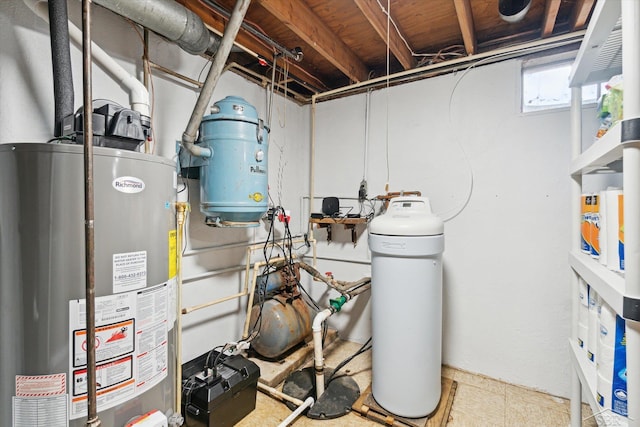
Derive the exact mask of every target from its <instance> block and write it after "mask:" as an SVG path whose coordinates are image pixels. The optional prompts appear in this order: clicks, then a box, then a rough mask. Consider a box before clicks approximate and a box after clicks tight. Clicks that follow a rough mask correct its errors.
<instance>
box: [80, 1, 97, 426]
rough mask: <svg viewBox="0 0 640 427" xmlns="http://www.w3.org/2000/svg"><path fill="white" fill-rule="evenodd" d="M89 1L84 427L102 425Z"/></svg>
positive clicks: (85, 30)
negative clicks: (98, 385) (98, 396)
mask: <svg viewBox="0 0 640 427" xmlns="http://www.w3.org/2000/svg"><path fill="white" fill-rule="evenodd" d="M91 63H92V61H91V0H82V90H83V102H84V120H83V126H84V129H83V136H84V217H85V273H86V283H85V302H86V305H87V308H86V327H87V426H89V427H97V426H99V425H101V423H100V419H99V418H98V408H97V399H96V325H95V320H96V319H95V297H96V295H95V262H94V255H95V247H94V227H93V221H94V214H93V207H94V206H93V123H92V120H91V118H92V117H93V112H92V111H91V106H92V98H93V95H92V86H91V84H92V80H91V79H92V77H91Z"/></svg>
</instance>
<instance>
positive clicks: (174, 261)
mask: <svg viewBox="0 0 640 427" xmlns="http://www.w3.org/2000/svg"><path fill="white" fill-rule="evenodd" d="M177 270H178V231H177V230H170V231H169V278H172V277H175V276H176V274H177Z"/></svg>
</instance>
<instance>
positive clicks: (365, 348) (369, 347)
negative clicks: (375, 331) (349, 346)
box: [327, 338, 371, 386]
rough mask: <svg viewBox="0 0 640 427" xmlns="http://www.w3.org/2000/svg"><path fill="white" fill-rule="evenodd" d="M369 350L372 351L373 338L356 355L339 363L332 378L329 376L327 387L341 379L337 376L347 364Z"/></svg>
mask: <svg viewBox="0 0 640 427" xmlns="http://www.w3.org/2000/svg"><path fill="white" fill-rule="evenodd" d="M368 350H371V338H369V339H368V340H367V341H366V342H365V343H364V344H362V347H360V349H359V350H358V351H356V352H355V353H354V354H352V355H351V356H349V357H347V358H346V359H344V360H343V361H342V362H340V363H338V366H336V367H335V369H334V370H333V372H332V373H331V376H329V379H328V380H327V386H328V385H329V383H330V382H331V381H332V380H334V379H335V378H340V377H336V374H337V373H338V371H340V369H342V368H344V367H345V365H346V364H347V363H349V362H351V361H352V360H353V359H355V358H356V357H357V356H359V355H361V354H362V353H364V352H366V351H368Z"/></svg>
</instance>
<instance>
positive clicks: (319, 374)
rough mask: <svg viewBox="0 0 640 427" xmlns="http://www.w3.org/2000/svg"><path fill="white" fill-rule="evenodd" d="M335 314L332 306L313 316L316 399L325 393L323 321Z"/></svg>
mask: <svg viewBox="0 0 640 427" xmlns="http://www.w3.org/2000/svg"><path fill="white" fill-rule="evenodd" d="M332 314H333V311H332V310H331V309H330V308H325V309H324V310H322V311H321V312H320V313H318V314H316V317H314V318H313V326H312V327H311V329H312V330H313V364H314V368H315V372H316V399H320V396H322V393H324V356H323V354H322V323H324V321H325V320H327V319H328V318H329V316H331V315H332Z"/></svg>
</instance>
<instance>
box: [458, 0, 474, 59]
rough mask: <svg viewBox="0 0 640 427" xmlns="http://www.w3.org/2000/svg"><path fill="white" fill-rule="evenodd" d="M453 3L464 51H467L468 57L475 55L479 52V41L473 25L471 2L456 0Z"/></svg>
mask: <svg viewBox="0 0 640 427" xmlns="http://www.w3.org/2000/svg"><path fill="white" fill-rule="evenodd" d="M453 3H454V5H455V7H456V14H457V15H458V23H459V24H460V31H461V32H462V40H463V41H464V49H465V50H466V51H467V55H473V54H475V53H476V51H477V50H478V41H477V40H476V30H475V27H474V25H473V13H472V12H471V2H470V1H469V0H454V1H453Z"/></svg>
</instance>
